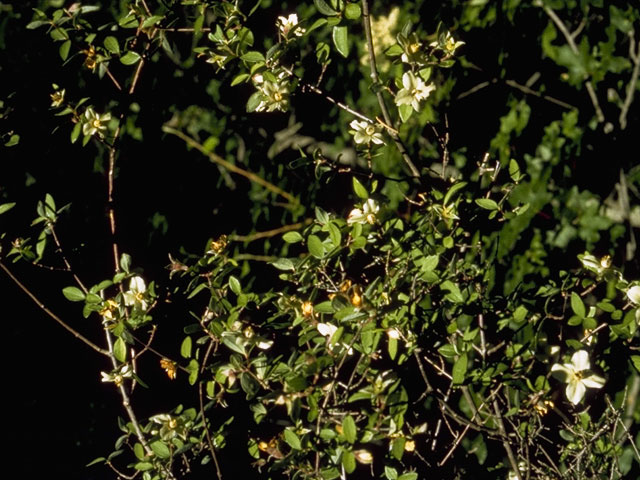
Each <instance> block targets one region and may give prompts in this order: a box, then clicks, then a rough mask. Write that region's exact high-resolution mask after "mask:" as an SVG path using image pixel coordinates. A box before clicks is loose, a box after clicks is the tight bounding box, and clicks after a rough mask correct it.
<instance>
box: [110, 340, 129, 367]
mask: <svg viewBox="0 0 640 480" xmlns="http://www.w3.org/2000/svg"><path fill="white" fill-rule="evenodd" d="M113 355H114V356H115V357H116V360H118V361H119V362H124V361H125V360H126V359H127V345H126V343H124V340H123V339H122V337H118V338H117V339H116V341H115V343H114V344H113Z"/></svg>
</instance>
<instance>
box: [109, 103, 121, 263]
mask: <svg viewBox="0 0 640 480" xmlns="http://www.w3.org/2000/svg"><path fill="white" fill-rule="evenodd" d="M121 123H122V116H120V122H118V128H117V129H116V134H115V137H114V139H113V142H112V144H111V146H110V147H109V171H108V174H107V182H108V187H107V189H108V190H107V205H108V209H109V212H108V215H109V228H110V230H111V240H112V250H113V262H114V268H115V271H116V273H118V272H120V255H119V253H118V242H117V240H116V216H115V211H114V208H113V175H114V171H115V166H116V142H117V140H118V136H119V135H120V124H121Z"/></svg>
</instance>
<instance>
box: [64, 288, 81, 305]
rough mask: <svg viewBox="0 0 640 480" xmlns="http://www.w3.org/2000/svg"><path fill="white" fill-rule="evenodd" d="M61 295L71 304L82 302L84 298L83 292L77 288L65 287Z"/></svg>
mask: <svg viewBox="0 0 640 480" xmlns="http://www.w3.org/2000/svg"><path fill="white" fill-rule="evenodd" d="M62 294H63V295H64V296H65V298H66V299H67V300H69V301H71V302H82V301H83V300H84V298H85V295H84V292H83V291H82V290H80V289H79V288H77V287H65V288H63V289H62Z"/></svg>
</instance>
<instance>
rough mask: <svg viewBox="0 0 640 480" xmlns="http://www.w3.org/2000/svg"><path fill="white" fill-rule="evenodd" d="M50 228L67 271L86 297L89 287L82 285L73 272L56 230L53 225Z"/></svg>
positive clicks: (50, 224)
mask: <svg viewBox="0 0 640 480" xmlns="http://www.w3.org/2000/svg"><path fill="white" fill-rule="evenodd" d="M48 226H49V231H50V232H51V236H52V237H53V242H54V243H55V244H56V247H58V251H59V252H60V256H61V257H62V261H63V262H64V266H65V267H66V269H67V271H68V272H70V273H71V275H73V279H74V280H75V281H76V283H77V284H78V286H79V287H80V288H81V289H82V291H83V292H84V293H85V295H86V294H87V292H88V291H89V290H87V287H85V286H84V283H82V281H81V280H80V278H78V276H77V275H76V274H75V273H74V272H73V269H72V268H71V264H70V263H69V260H67V256H66V255H65V254H64V251H63V250H62V244H61V243H60V239H59V238H58V235H57V234H56V229H55V228H54V226H53V223H49V225H48Z"/></svg>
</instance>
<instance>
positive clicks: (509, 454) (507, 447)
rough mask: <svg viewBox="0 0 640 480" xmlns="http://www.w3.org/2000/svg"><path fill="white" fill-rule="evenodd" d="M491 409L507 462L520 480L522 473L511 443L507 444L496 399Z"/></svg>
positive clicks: (507, 439) (505, 431)
mask: <svg viewBox="0 0 640 480" xmlns="http://www.w3.org/2000/svg"><path fill="white" fill-rule="evenodd" d="M492 403H493V411H494V413H495V415H496V423H497V424H498V430H499V431H500V436H501V437H502V446H503V447H504V449H505V451H506V452H507V457H508V458H509V463H510V464H511V469H512V470H513V473H514V474H515V475H516V478H517V479H518V480H522V475H520V469H519V468H518V462H517V461H516V457H515V455H514V454H513V450H511V445H510V444H509V437H508V436H507V430H506V429H505V428H504V422H503V421H502V412H501V411H500V407H499V406H498V401H497V400H496V399H495V398H494V399H493V402H492Z"/></svg>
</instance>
